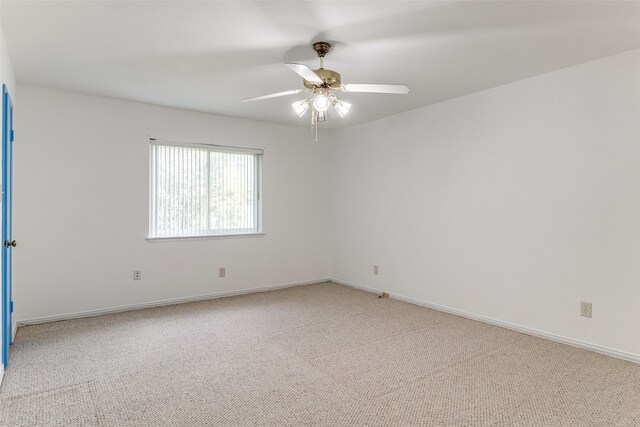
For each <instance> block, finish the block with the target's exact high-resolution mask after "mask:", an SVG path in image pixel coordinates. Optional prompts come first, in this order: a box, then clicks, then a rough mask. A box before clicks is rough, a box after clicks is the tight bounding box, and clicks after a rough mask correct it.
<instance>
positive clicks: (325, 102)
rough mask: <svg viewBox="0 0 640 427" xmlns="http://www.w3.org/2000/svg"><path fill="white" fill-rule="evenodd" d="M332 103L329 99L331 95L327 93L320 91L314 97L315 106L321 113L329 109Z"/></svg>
mask: <svg viewBox="0 0 640 427" xmlns="http://www.w3.org/2000/svg"><path fill="white" fill-rule="evenodd" d="M330 105H331V101H329V97H327V95H324V94H322V93H320V94H318V95H316V97H315V98H313V108H315V109H316V111H318V112H320V113H323V112H325V111H327V109H328V108H329V106H330Z"/></svg>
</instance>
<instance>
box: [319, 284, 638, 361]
mask: <svg viewBox="0 0 640 427" xmlns="http://www.w3.org/2000/svg"><path fill="white" fill-rule="evenodd" d="M331 281H332V282H333V283H337V284H339V285H344V286H349V287H351V288H355V289H359V290H361V291H365V292H371V293H376V294H379V293H381V292H382V290H380V289H374V288H370V287H368V286H362V285H358V284H356V283H351V282H347V281H344V280H339V279H331ZM389 298H393V299H397V300H399V301H404V302H408V303H410V304H415V305H419V306H422V307H427V308H431V309H434V310H438V311H442V312H445V313H449V314H454V315H456V316H461V317H466V318H467V319H471V320H477V321H479V322H483V323H488V324H490V325H494V326H499V327H501V328H505V329H511V330H512V331H516V332H522V333H524V334H528V335H533V336H536V337H540V338H545V339H548V340H551V341H556V342H559V343H562V344H567V345H570V346H573V347H578V348H582V349H585V350H591V351H595V352H596V353H600V354H605V355H607V356H612V357H616V358H618V359H624V360H628V361H630V362H635V363H640V355H638V354H633V353H628V352H625V351H620V350H616V349H613V348H609V347H604V346H601V345H597V344H592V343H589V342H585V341H580V340H575V339H573V338H568V337H564V336H562V335H556V334H553V333H550V332H544V331H540V330H537V329H533V328H528V327H526V326H521V325H516V324H514V323H509V322H504V321H502V320H497V319H493V318H491V317H486V316H481V315H478V314H473V313H469V312H466V311H463V310H458V309H455V308H451V307H446V306H443V305H439V304H433V303H430V302H426V301H422V300H419V299H416V298H411V297H406V296H404V295H399V294H395V293H391V292H390V293H389Z"/></svg>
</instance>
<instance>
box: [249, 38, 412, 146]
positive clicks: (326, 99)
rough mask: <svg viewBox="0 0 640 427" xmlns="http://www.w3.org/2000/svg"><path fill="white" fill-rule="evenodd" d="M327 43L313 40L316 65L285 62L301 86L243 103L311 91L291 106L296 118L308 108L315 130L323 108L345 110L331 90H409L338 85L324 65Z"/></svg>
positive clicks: (341, 113) (324, 112) (340, 112)
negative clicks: (307, 95)
mask: <svg viewBox="0 0 640 427" xmlns="http://www.w3.org/2000/svg"><path fill="white" fill-rule="evenodd" d="M330 49H331V44H329V43H327V42H316V43H314V44H313V50H315V51H316V53H317V54H318V57H319V58H320V68H318V69H317V70H312V69H311V68H309V67H307V66H306V65H302V64H294V63H287V64H285V65H287V66H288V67H289V68H291V69H292V70H293V71H294V72H296V73H297V74H299V75H300V76H301V77H302V78H303V79H304V80H303V84H304V87H305V89H294V90H287V91H284V92H278V93H272V94H269V95H262V96H257V97H255V98H247V99H243V100H242V101H243V102H252V101H263V100H265V99H272V98H279V97H281V96H288V95H294V94H298V93H311V94H312V97H311V98H306V99H302V100H300V101H296V102H294V103H293V104H292V105H291V106H292V107H293V110H294V111H295V112H296V114H297V115H298V116H299V117H302V116H304V115H305V113H306V112H307V111H308V110H309V109H310V108H311V127H312V128H315V129H316V140H317V124H318V123H319V122H324V121H326V120H327V111H328V110H329V107H333V108H334V110H335V111H336V113H338V115H339V116H340V117H344V116H346V115H347V113H349V110H350V109H351V104H349V103H348V102H344V101H341V100H339V99H338V97H337V96H336V95H335V93H334V92H360V93H390V94H397V95H404V94H407V93H409V87H408V86H407V85H386V84H354V83H349V84H342V81H341V79H340V74H339V73H338V72H336V71H333V70H329V69H326V68H324V57H325V56H326V55H327V54H328V53H329V50H330Z"/></svg>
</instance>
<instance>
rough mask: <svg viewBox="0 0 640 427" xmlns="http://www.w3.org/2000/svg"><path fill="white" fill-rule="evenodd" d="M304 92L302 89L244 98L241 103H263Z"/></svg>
mask: <svg viewBox="0 0 640 427" xmlns="http://www.w3.org/2000/svg"><path fill="white" fill-rule="evenodd" d="M301 92H304V90H302V89H295V90H288V91H286V92H278V93H271V94H269V95H262V96H256V97H255V98H246V99H243V100H242V102H253V101H263V100H265V99H271V98H278V97H281V96H287V95H293V94H295V93H301Z"/></svg>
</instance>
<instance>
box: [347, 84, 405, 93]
mask: <svg viewBox="0 0 640 427" xmlns="http://www.w3.org/2000/svg"><path fill="white" fill-rule="evenodd" d="M344 90H345V92H368V93H395V94H398V95H404V94H407V93H409V86H407V85H375V84H346V85H344Z"/></svg>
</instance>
